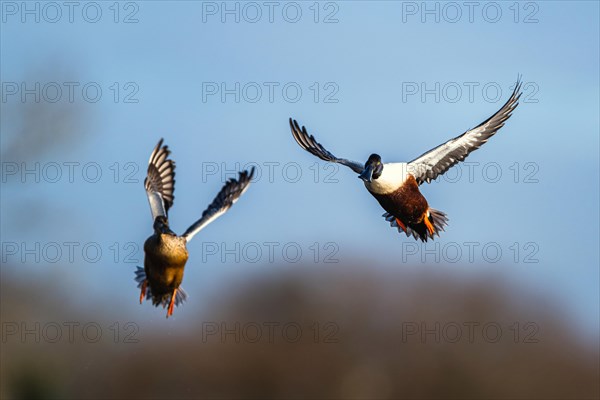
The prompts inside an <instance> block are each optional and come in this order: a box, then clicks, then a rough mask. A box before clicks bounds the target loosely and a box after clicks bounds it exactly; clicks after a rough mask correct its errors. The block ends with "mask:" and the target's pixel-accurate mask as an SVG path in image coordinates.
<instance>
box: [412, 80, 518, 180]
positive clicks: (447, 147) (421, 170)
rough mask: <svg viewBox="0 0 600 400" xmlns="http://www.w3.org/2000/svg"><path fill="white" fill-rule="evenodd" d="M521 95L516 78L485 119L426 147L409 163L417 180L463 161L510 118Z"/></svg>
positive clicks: (435, 176) (429, 177)
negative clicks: (502, 101)
mask: <svg viewBox="0 0 600 400" xmlns="http://www.w3.org/2000/svg"><path fill="white" fill-rule="evenodd" d="M520 97H521V82H520V79H519V80H517V83H516V85H515V90H514V91H513V93H512V95H511V96H510V98H509V99H508V101H507V102H506V103H505V104H504V105H503V106H502V108H500V110H498V112H496V113H495V114H494V115H492V116H491V117H490V118H488V119H487V120H485V121H483V122H482V123H481V124H479V125H478V126H477V127H475V128H473V129H471V130H468V131H466V132H465V133H463V134H462V135H460V136H457V137H455V138H454V139H450V140H449V141H447V142H446V143H443V144H441V145H439V146H438V147H436V148H434V149H432V150H429V151H428V152H426V153H425V154H422V155H421V156H419V157H418V158H416V159H414V160H413V161H411V162H410V163H409V164H408V167H409V171H410V173H411V174H412V175H413V176H414V177H415V179H416V180H417V182H418V183H419V185H420V184H422V183H423V182H427V183H429V182H431V181H432V180H433V179H435V178H437V177H438V176H439V175H442V174H443V173H445V172H446V171H448V169H450V168H451V167H452V166H454V165H456V164H457V163H458V162H460V161H463V160H464V159H465V158H467V156H468V155H469V154H470V153H471V152H472V151H473V150H476V149H478V148H479V147H480V146H481V145H483V144H484V143H485V142H487V141H488V140H489V138H491V137H492V136H493V135H494V134H495V133H496V132H498V130H499V129H500V128H502V127H503V126H504V123H505V122H506V120H508V119H509V118H510V116H511V115H512V112H513V111H514V109H515V108H516V107H517V106H518V105H519V98H520Z"/></svg>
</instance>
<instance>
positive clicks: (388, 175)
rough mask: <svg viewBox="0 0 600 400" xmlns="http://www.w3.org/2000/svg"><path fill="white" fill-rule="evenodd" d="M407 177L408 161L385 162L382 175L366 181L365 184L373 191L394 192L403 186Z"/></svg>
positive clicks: (379, 192) (381, 192)
mask: <svg viewBox="0 0 600 400" xmlns="http://www.w3.org/2000/svg"><path fill="white" fill-rule="evenodd" d="M406 178H408V164H407V163H390V164H383V172H382V173H381V176H380V177H379V178H377V179H373V180H372V181H371V182H365V186H366V187H367V189H369V190H370V191H371V192H373V193H377V194H386V193H392V192H394V191H396V190H397V189H398V188H399V187H400V186H402V184H403V183H404V182H405V181H406Z"/></svg>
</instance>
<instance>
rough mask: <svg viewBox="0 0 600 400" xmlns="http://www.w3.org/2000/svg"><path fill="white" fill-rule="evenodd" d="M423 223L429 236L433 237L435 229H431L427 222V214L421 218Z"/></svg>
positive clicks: (431, 226)
mask: <svg viewBox="0 0 600 400" xmlns="http://www.w3.org/2000/svg"><path fill="white" fill-rule="evenodd" d="M423 222H425V226H426V227H427V230H428V231H429V235H431V237H433V233H434V232H435V229H434V228H433V225H431V222H430V221H429V216H427V213H425V215H424V216H423Z"/></svg>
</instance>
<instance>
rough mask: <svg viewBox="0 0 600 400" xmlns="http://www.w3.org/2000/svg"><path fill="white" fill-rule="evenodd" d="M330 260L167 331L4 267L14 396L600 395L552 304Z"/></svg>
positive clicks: (6, 342)
mask: <svg viewBox="0 0 600 400" xmlns="http://www.w3.org/2000/svg"><path fill="white" fill-rule="evenodd" d="M322 267H323V266H315V265H302V266H299V268H298V271H296V272H287V273H283V274H280V275H278V276H258V277H255V278H253V279H251V280H250V281H249V282H246V283H244V284H241V285H239V286H238V287H235V288H232V289H230V290H229V291H227V292H226V293H222V298H221V299H219V300H218V305H216V306H215V307H214V309H212V310H211V312H209V313H208V314H207V315H205V316H204V317H203V318H201V319H196V318H194V320H193V321H192V322H191V323H190V324H189V326H188V328H187V329H185V330H181V329H179V330H178V329H176V328H170V329H166V330H164V329H163V330H162V331H161V330H157V329H156V323H153V322H151V321H147V320H143V319H141V318H135V317H133V318H132V319H130V320H126V319H123V318H122V314H121V313H118V312H117V311H115V312H111V311H109V310H110V309H111V308H107V307H104V306H103V304H102V303H100V304H98V307H97V310H96V311H95V312H94V313H93V314H92V315H91V314H84V313H81V312H78V311H77V310H76V307H74V306H73V305H72V304H69V302H67V301H66V300H65V299H64V298H62V297H61V296H57V295H56V294H57V293H60V291H61V289H60V288H59V287H57V285H58V283H57V282H55V281H54V282H53V281H50V282H47V283H45V284H40V283H36V284H33V285H32V284H29V283H26V282H18V281H15V280H13V278H12V277H11V276H10V274H7V273H3V276H2V303H1V307H2V310H1V311H2V324H3V327H4V328H3V329H5V331H4V332H3V346H2V347H3V351H2V355H1V357H2V375H1V378H2V397H3V398H23V399H25V398H28V399H33V398H54V397H60V398H115V399H116V398H361V399H364V398H369V399H371V398H474V399H480V398H557V399H558V398H590V399H591V398H597V397H598V352H597V348H596V347H595V346H590V345H585V344H584V343H582V342H581V341H580V340H579V338H578V337H577V335H576V333H574V332H573V329H572V328H570V327H569V325H568V324H566V323H565V320H564V318H563V316H562V315H561V311H560V310H559V309H558V307H556V305H555V304H553V303H552V302H551V301H548V299H545V298H539V297H534V296H531V295H525V294H523V293H518V292H515V291H514V290H511V289H509V288H507V287H506V285H504V284H503V283H498V282H492V281H490V280H477V281H471V282H468V283H467V282H460V281H458V280H457V279H456V278H453V276H452V273H451V272H450V271H439V270H438V271H433V270H432V269H431V268H428V267H423V266H422V267H421V272H417V273H403V272H401V271H398V272H385V273H382V272H381V271H380V270H379V269H377V268H372V267H373V266H372V265H366V264H355V265H352V264H351V265H337V266H335V267H333V268H332V267H327V268H322ZM378 271H379V272H378ZM133 297H134V296H133V295H132V298H133ZM109 303H110V302H109ZM145 306H148V305H147V304H146V305H145ZM180 311H181V309H180V308H179V309H177V310H175V312H176V314H177V313H178V312H180ZM156 314H157V316H156V318H157V319H159V318H163V312H158V311H157V312H156ZM187 318H193V316H191V315H189V316H187ZM10 322H15V323H16V327H15V326H13V325H12V324H10ZM75 322H77V323H78V324H79V325H77V326H75V325H69V323H71V324H72V323H75ZM115 322H117V323H119V324H120V326H118V327H116V326H114V324H115ZM127 322H129V323H130V325H129V326H126V324H127ZM170 322H171V323H180V322H182V321H179V320H173V321H170ZM7 323H8V324H7ZM36 323H38V324H40V325H39V327H38V328H36V326H35V324H36ZM21 324H25V328H24V327H23V326H22V325H21ZM55 324H57V325H60V328H56V326H55ZM86 324H90V325H89V326H87V328H86V327H85V326H86ZM515 324H518V325H515ZM69 326H72V328H71V329H72V334H73V336H72V337H69ZM97 327H100V328H101V329H102V334H101V335H99V334H98V330H97ZM469 327H470V328H469ZM163 328H164V327H163ZM14 329H16V331H14ZM25 329H28V330H29V333H26V332H25ZM6 330H8V332H7V331H6ZM13 331H14V333H13ZM36 332H37V333H36ZM57 332H61V335H62V336H61V337H60V338H59V339H58V340H57V339H56V338H57V336H58V335H57ZM116 332H118V335H117V336H116ZM23 335H24V336H23ZM36 335H37V338H36ZM55 340H56V342H54V341H55ZM96 340H97V342H96Z"/></svg>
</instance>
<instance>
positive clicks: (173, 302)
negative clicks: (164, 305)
mask: <svg viewBox="0 0 600 400" xmlns="http://www.w3.org/2000/svg"><path fill="white" fill-rule="evenodd" d="M175 296H177V289H175V290H173V296H171V302H170V303H169V309H168V310H167V318H169V317H170V316H171V315H173V308H174V307H175Z"/></svg>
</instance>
